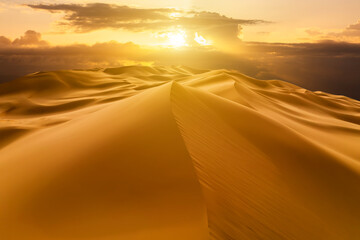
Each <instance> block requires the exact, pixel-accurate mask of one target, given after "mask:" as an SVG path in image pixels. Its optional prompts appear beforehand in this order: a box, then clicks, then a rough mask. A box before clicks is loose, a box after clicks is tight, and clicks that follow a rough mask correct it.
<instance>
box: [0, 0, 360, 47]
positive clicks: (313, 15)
mask: <svg viewBox="0 0 360 240" xmlns="http://www.w3.org/2000/svg"><path fill="white" fill-rule="evenodd" d="M87 2H94V1H84V0H71V1H70V0H62V1H47V2H46V1H42V3H50V4H84V3H87ZM100 2H102V3H109V4H110V3H112V4H117V5H119V6H122V5H127V6H130V7H132V8H141V9H142V8H145V9H148V8H150V9H151V8H177V9H184V10H188V11H192V10H195V11H198V12H201V11H208V12H216V13H219V14H220V15H225V16H226V17H228V18H233V19H245V20H247V19H260V20H264V21H268V22H269V23H263V24H253V25H244V26H242V33H241V38H242V40H244V41H258V42H315V41H318V40H323V39H332V40H338V41H348V42H360V33H359V32H360V30H358V31H350V32H349V30H347V28H348V27H349V26H350V25H352V24H353V25H354V24H356V23H357V21H358V20H359V19H360V16H359V10H360V1H356V0H349V1H346V4H344V2H343V1H340V0H330V1H326V3H325V2H323V1H310V0H303V1H292V2H291V3H290V2H289V1H286V0H277V1H264V0H253V1H239V0H223V1H222V3H221V4H219V2H218V1H208V0H207V1H205V0H184V1H175V0H172V1H169V0H155V1H151V2H150V1H144V0H131V1H129V0H124V1H109V0H108V1H106V0H105V1H100ZM36 3H38V1H26V0H17V1H16V0H15V1H14V0H11V1H10V0H5V1H4V0H2V1H0V35H3V36H7V37H8V38H10V39H14V38H16V37H19V36H20V35H22V34H23V33H24V32H25V31H27V30H30V29H31V30H34V31H37V32H40V33H42V37H43V39H44V40H46V41H49V42H50V43H51V44H53V45H64V44H73V43H75V42H76V43H86V44H93V43H95V42H106V41H111V40H115V41H119V42H128V41H132V42H135V43H137V44H150V45H153V44H164V43H165V44H169V42H167V39H164V37H163V38H161V37H159V35H158V34H157V32H154V31H153V30H152V29H145V30H136V31H131V30H130V31H129V30H125V29H121V28H112V29H109V28H106V27H104V28H101V29H96V30H95V31H90V32H86V33H74V31H73V30H74V29H72V28H64V27H61V26H59V21H62V18H63V16H64V14H65V13H64V11H58V12H56V13H55V12H49V11H44V10H35V9H31V8H30V7H28V6H24V4H36ZM359 25H360V24H359ZM64 30H66V33H64V32H63V31H64ZM165 30H166V29H165ZM168 30H169V32H170V34H176V33H178V31H185V32H187V31H188V29H186V28H184V27H183V26H179V25H174V26H172V29H170V28H169V29H168ZM201 30H202V29H199V31H198V32H199V34H200V35H204V34H206V33H201ZM162 31H164V29H162ZM174 31H175V33H174ZM193 31H194V29H192V32H191V33H188V34H190V35H191V38H192V39H191V40H193V38H194V37H195V33H194V32H193ZM59 32H61V33H59ZM344 32H346V33H344ZM162 33H163V32H162ZM188 37H189V36H188ZM203 37H204V38H205V39H207V38H211V34H210V35H209V36H203ZM207 40H209V41H210V40H212V39H207Z"/></svg>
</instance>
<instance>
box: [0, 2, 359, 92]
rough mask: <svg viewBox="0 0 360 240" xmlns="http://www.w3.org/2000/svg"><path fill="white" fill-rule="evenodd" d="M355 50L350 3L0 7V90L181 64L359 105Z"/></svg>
mask: <svg viewBox="0 0 360 240" xmlns="http://www.w3.org/2000/svg"><path fill="white" fill-rule="evenodd" d="M359 46H360V1H358V0H347V1H346V3H344V1H340V0H328V1H323V0H321V1H320V0H302V1H285V0H266V1H265V0H252V1H245V0H222V1H212V0H183V1H179V0H152V1H149V0H122V1H111V0H102V1H100V0H98V1H96V0H94V1H86V0H53V1H46V0H43V1H32V0H11V1H9V0H0V64H1V65H0V81H8V80H10V79H13V78H15V77H19V76H21V75H24V74H28V73H31V72H34V71H48V70H58V69H71V68H93V67H114V66H121V65H130V64H142V65H163V64H174V65H187V64H190V65H192V66H193V67H199V68H228V69H229V68H230V69H236V70H239V71H242V72H243V73H245V74H248V75H250V76H252V77H256V78H260V79H275V78H276V79H283V80H286V81H289V82H292V83H295V84H298V85H300V86H303V87H306V88H309V89H311V90H322V91H328V92H331V93H336V94H344V95H348V96H351V97H354V98H360V70H359V67H358V66H360V65H359V64H360V47H359Z"/></svg>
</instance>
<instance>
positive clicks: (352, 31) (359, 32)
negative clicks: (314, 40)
mask: <svg viewBox="0 0 360 240" xmlns="http://www.w3.org/2000/svg"><path fill="white" fill-rule="evenodd" d="M305 32H306V33H307V34H309V35H310V36H313V37H318V38H319V39H330V40H336V41H349V42H360V20H359V21H358V22H357V23H354V24H350V25H349V26H347V27H346V28H345V29H341V30H338V31H333V30H331V31H324V30H317V29H307V30H305Z"/></svg>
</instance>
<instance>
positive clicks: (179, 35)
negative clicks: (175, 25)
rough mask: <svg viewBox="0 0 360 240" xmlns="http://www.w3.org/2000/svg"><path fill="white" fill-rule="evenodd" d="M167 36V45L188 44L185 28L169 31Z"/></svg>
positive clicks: (179, 45) (181, 45)
mask: <svg viewBox="0 0 360 240" xmlns="http://www.w3.org/2000/svg"><path fill="white" fill-rule="evenodd" d="M165 36H166V38H167V43H166V45H168V46H171V47H183V46H187V45H188V44H187V43H186V38H187V35H186V32H185V31H184V30H177V31H176V32H168V33H165Z"/></svg>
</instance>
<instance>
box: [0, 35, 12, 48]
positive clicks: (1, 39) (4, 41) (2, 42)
mask: <svg viewBox="0 0 360 240" xmlns="http://www.w3.org/2000/svg"><path fill="white" fill-rule="evenodd" d="M10 44H11V40H10V39H8V38H7V37H4V36H0V46H1V45H10Z"/></svg>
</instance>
